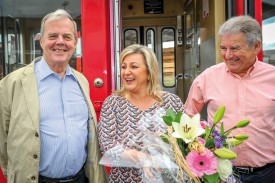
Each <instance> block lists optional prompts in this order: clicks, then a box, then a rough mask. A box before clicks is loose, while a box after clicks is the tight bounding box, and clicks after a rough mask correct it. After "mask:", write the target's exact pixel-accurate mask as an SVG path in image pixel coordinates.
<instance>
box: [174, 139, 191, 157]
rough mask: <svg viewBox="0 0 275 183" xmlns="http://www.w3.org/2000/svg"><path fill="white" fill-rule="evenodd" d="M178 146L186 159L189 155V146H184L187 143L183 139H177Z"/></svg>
mask: <svg viewBox="0 0 275 183" xmlns="http://www.w3.org/2000/svg"><path fill="white" fill-rule="evenodd" d="M177 144H178V146H179V148H180V150H181V153H182V154H183V156H184V157H185V156H186V155H187V154H188V153H189V149H188V148H187V147H188V146H186V147H185V146H184V145H185V143H184V142H183V140H182V139H177Z"/></svg>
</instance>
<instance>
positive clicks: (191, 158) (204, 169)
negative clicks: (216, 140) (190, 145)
mask: <svg viewBox="0 0 275 183" xmlns="http://www.w3.org/2000/svg"><path fill="white" fill-rule="evenodd" d="M186 161H187V163H188V165H189V167H190V168H191V170H192V171H193V173H194V174H195V175H197V176H199V177H200V178H201V177H202V176H203V174H206V175H211V174H214V173H216V172H217V167H218V159H217V158H216V157H215V156H214V154H213V152H211V151H210V150H209V149H205V155H204V156H202V155H200V154H199V153H198V152H196V151H191V152H190V153H189V154H188V155H187V156H186Z"/></svg>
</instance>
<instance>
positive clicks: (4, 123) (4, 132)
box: [0, 81, 10, 177]
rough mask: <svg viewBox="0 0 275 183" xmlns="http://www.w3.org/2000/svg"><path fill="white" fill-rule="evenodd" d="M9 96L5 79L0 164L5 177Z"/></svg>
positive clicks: (0, 89)
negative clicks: (6, 92) (6, 94)
mask: <svg viewBox="0 0 275 183" xmlns="http://www.w3.org/2000/svg"><path fill="white" fill-rule="evenodd" d="M6 100H7V96H5V93H4V86H3V81H2V82H0V166H1V169H2V171H3V174H4V176H5V177H7V163H8V155H7V133H8V122H9V119H10V118H9V117H10V112H9V111H8V110H9V109H8V106H7V101H6Z"/></svg>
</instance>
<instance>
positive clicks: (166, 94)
mask: <svg viewBox="0 0 275 183" xmlns="http://www.w3.org/2000/svg"><path fill="white" fill-rule="evenodd" d="M162 96H163V99H164V101H165V100H180V98H179V96H177V95H176V94H174V93H169V92H163V93H162Z"/></svg>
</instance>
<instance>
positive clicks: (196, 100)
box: [184, 73, 205, 116]
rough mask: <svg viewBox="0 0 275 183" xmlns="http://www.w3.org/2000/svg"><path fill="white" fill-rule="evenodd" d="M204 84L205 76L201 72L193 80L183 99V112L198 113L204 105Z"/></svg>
mask: <svg viewBox="0 0 275 183" xmlns="http://www.w3.org/2000/svg"><path fill="white" fill-rule="evenodd" d="M204 86H205V78H204V75H203V73H202V74H201V75H199V76H198V77H196V79H195V80H194V81H193V83H192V85H191V88H190V90H189V93H188V97H187V99H186V101H185V105H184V106H185V112H186V113H187V114H188V115H191V116H193V115H195V114H197V113H200V112H201V110H202V108H203V106H204V104H205V103H204V96H203V90H204Z"/></svg>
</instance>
